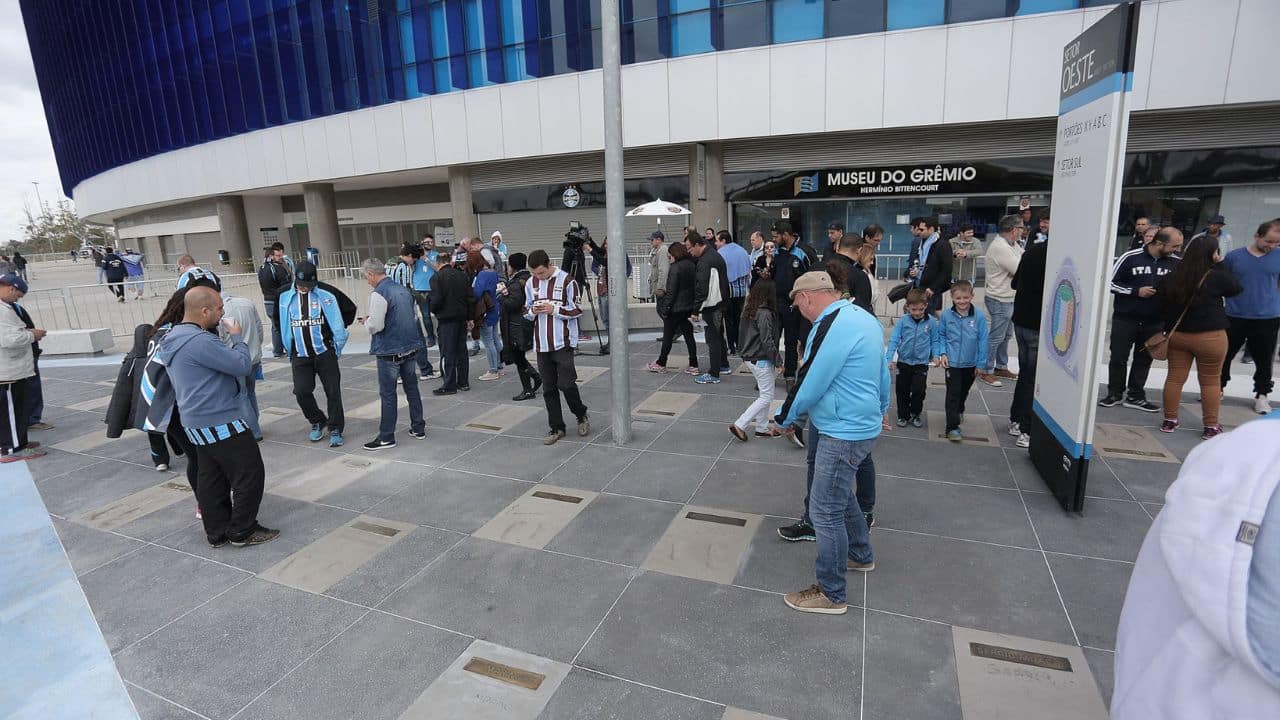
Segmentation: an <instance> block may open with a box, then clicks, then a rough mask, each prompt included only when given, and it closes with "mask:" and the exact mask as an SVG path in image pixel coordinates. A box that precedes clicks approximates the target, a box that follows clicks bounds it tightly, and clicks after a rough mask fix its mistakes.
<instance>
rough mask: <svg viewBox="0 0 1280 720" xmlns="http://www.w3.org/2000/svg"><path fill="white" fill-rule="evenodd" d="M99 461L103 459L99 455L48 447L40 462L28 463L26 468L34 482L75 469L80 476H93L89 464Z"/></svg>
mask: <svg viewBox="0 0 1280 720" xmlns="http://www.w3.org/2000/svg"><path fill="white" fill-rule="evenodd" d="M100 462H103V460H102V458H99V457H94V456H91V455H79V454H77V453H69V452H63V451H61V450H56V449H54V448H49V451H48V454H47V455H45V456H44V457H42V458H40V462H35V463H28V464H27V470H29V471H30V472H31V477H32V479H34V480H35V481H36V482H40V481H42V480H47V479H48V478H51V477H54V476H56V475H62V474H64V473H69V472H72V471H77V474H79V475H80V476H81V477H93V475H92V473H93V471H92V470H90V469H89V466H90V465H96V464H97V463H100Z"/></svg>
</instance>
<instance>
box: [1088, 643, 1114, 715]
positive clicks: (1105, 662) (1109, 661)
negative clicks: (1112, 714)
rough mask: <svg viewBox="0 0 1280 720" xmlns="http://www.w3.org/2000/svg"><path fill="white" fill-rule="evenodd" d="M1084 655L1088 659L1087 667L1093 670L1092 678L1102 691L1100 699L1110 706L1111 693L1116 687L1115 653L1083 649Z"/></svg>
mask: <svg viewBox="0 0 1280 720" xmlns="http://www.w3.org/2000/svg"><path fill="white" fill-rule="evenodd" d="M1084 657H1085V659H1086V660H1088V661H1089V669H1090V670H1092V671H1093V679H1094V681H1095V682H1097V683H1098V690H1100V691H1101V692H1102V701H1103V702H1104V703H1106V704H1107V706H1108V707H1110V706H1111V695H1112V694H1113V693H1114V692H1115V687H1116V676H1115V675H1116V671H1115V663H1116V654H1115V653H1112V652H1106V651H1105V650H1094V649H1093V648H1085V649H1084Z"/></svg>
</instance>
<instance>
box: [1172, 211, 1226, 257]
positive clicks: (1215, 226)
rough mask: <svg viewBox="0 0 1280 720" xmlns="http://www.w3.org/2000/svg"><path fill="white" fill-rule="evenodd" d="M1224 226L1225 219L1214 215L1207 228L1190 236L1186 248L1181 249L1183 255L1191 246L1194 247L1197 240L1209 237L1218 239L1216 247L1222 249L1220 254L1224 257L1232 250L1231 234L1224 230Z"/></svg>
mask: <svg viewBox="0 0 1280 720" xmlns="http://www.w3.org/2000/svg"><path fill="white" fill-rule="evenodd" d="M1226 226H1227V219H1226V218H1224V217H1222V216H1221V215H1214V216H1213V217H1211V218H1209V227H1207V228H1205V229H1204V230H1201V231H1200V232H1198V233H1196V234H1195V235H1192V236H1191V240H1190V241H1188V242H1187V246H1186V247H1184V248H1182V252H1183V254H1186V253H1188V252H1190V251H1191V246H1192V245H1195V244H1196V241H1197V240H1199V239H1200V238H1202V237H1211V238H1217V239H1218V247H1220V248H1222V254H1223V255H1226V254H1227V253H1228V252H1229V251H1231V250H1232V247H1231V233H1229V232H1227V231H1226V230H1225V229H1224V228H1226Z"/></svg>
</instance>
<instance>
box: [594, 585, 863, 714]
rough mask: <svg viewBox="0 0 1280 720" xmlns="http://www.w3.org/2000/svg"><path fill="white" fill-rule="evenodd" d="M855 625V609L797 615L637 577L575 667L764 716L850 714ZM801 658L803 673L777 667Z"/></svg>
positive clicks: (755, 600) (742, 593) (856, 664)
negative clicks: (823, 613)
mask: <svg viewBox="0 0 1280 720" xmlns="http://www.w3.org/2000/svg"><path fill="white" fill-rule="evenodd" d="M861 621H862V614H861V613H858V612H850V613H848V614H846V615H842V616H836V617H828V616H815V615H809V614H806V613H798V612H795V611H793V610H789V609H788V608H787V607H786V605H785V604H783V602H782V598H780V597H778V596H777V595H773V594H769V593H762V592H758V591H755V590H746V589H742V588H737V587H731V586H726V585H717V584H715V583H709V582H703V581H701V580H690V579H688V578H681V577H675V576H671V575H663V574H661V573H645V574H644V575H642V576H640V577H638V578H636V580H635V581H634V582H632V583H631V587H630V588H628V590H627V592H626V593H624V594H623V596H622V598H621V600H619V601H618V604H617V606H616V607H615V608H614V610H613V612H611V613H609V617H608V618H606V619H605V621H604V623H603V624H602V625H601V627H600V629H599V631H598V632H597V633H596V635H595V637H594V638H592V640H591V642H590V643H588V645H587V647H586V649H585V650H584V651H583V653H582V655H581V656H580V657H579V659H578V663H579V664H580V665H582V666H583V667H586V668H590V669H594V670H600V671H602V672H606V673H609V674H611V675H617V676H619V677H625V678H628V679H632V680H636V681H638V682H643V683H645V684H648V685H654V686H657V687H662V688H667V689H670V690H675V691H677V692H682V693H687V694H690V695H695V696H697V697H703V698H706V699H708V700H712V701H714V702H718V703H724V704H727V705H733V706H735V707H740V708H743V709H745V710H751V711H754V712H760V713H765V714H767V715H774V716H777V717H791V718H815V719H816V718H824V719H825V718H831V719H834V718H848V717H850V712H851V710H853V709H855V708H857V707H858V688H859V682H860V681H859V677H858V675H859V669H860V667H861V663H860V660H861V658H860V654H861V648H862V642H861V624H862V622H861ZM655 629H656V630H655ZM799 663H802V664H803V667H804V672H802V673H801V672H781V673H780V672H779V669H780V668H785V667H792V666H794V664H799ZM855 712H856V711H855Z"/></svg>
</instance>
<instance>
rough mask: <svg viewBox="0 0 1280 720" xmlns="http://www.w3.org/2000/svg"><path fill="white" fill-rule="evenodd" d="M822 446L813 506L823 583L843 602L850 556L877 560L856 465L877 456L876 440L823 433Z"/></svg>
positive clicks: (828, 592)
mask: <svg viewBox="0 0 1280 720" xmlns="http://www.w3.org/2000/svg"><path fill="white" fill-rule="evenodd" d="M817 444H818V450H817V457H816V458H815V459H814V471H813V487H812V488H811V489H810V492H809V495H810V498H809V504H810V505H811V506H812V507H811V508H810V512H811V513H812V514H813V530H814V534H815V535H817V537H818V559H817V562H816V563H815V565H816V568H817V575H818V585H819V587H821V588H822V592H823V593H824V594H825V595H826V596H827V598H829V599H830V600H831V601H832V602H837V603H842V602H846V601H847V597H846V595H845V572H846V568H845V560H846V559H848V560H853V561H854V562H858V563H869V562H871V561H872V559H873V557H872V554H871V531H870V529H869V528H868V527H867V519H866V518H865V517H863V516H862V508H861V507H860V506H859V505H858V499H857V497H855V496H854V492H853V483H854V475H855V474H856V473H857V470H856V468H857V467H858V466H859V465H860V464H861V463H862V461H863V459H865V458H866V457H867V456H869V455H870V454H871V449H872V448H873V447H875V444H876V441H875V439H871V440H837V439H836V438H833V437H829V436H827V435H819V436H818V443H817Z"/></svg>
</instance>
